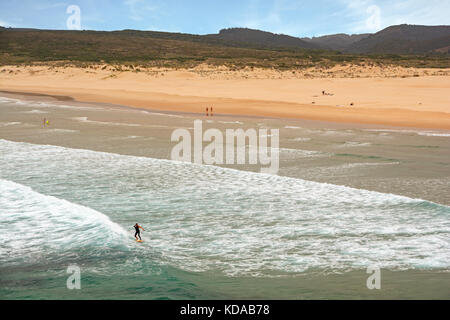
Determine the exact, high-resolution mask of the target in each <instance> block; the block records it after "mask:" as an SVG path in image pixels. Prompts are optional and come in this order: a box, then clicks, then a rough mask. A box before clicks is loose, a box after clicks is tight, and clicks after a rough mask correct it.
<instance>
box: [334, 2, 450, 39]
mask: <svg viewBox="0 0 450 320" xmlns="http://www.w3.org/2000/svg"><path fill="white" fill-rule="evenodd" d="M339 1H340V3H341V4H342V5H343V10H342V11H341V12H340V14H341V15H342V16H343V17H345V18H346V19H347V20H348V21H349V22H348V23H346V25H347V29H348V30H349V31H351V32H357V33H359V32H376V31H379V30H381V29H384V28H386V27H389V26H391V25H398V24H421V25H438V24H447V25H448V22H449V19H448V12H450V1H441V0H396V1H386V0H379V1H376V0H339Z"/></svg>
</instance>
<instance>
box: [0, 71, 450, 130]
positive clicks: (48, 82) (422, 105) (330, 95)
mask: <svg viewBox="0 0 450 320" xmlns="http://www.w3.org/2000/svg"><path fill="white" fill-rule="evenodd" d="M112 69H113V67H110V66H104V67H103V66H97V67H91V68H76V67H56V66H53V67H49V66H33V67H12V66H6V67H0V90H5V91H16V92H32V93H40V94H50V95H65V96H71V97H73V98H74V99H77V100H80V101H89V102H106V103H115V104H122V105H128V106H133V107H139V108H150V109H160V110H171V111H184V112H197V113H204V111H205V108H206V107H210V106H213V107H214V112H215V113H216V114H236V115H259V116H268V117H288V118H302V119H311V120H325V121H337V122H357V123H371V124H383V125H398V126H409V127H421V128H439V129H450V95H449V94H448V92H450V75H449V71H448V70H445V69H444V70H436V69H434V70H427V69H420V70H419V69H402V68H375V67H373V68H369V67H365V68H363V67H352V66H346V67H345V66H343V67H335V68H334V69H330V70H320V69H314V70H305V71H303V72H297V73H296V72H293V71H286V72H279V71H274V70H253V71H251V70H241V71H230V70H227V69H225V68H209V67H207V66H201V67H197V68H195V69H191V70H164V69H151V70H141V72H132V71H117V70H112ZM322 91H325V92H326V93H327V94H325V95H324V94H323V93H322Z"/></svg>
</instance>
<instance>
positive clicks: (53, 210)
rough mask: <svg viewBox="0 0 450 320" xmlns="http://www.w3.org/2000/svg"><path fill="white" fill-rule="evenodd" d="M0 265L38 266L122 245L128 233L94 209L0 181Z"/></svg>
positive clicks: (117, 247)
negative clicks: (42, 263)
mask: <svg viewBox="0 0 450 320" xmlns="http://www.w3.org/2000/svg"><path fill="white" fill-rule="evenodd" d="M0 218H1V222H0V261H1V262H2V264H9V263H24V262H25V263H38V262H41V261H42V260H48V259H49V258H50V259H51V257H55V256H56V257H59V258H60V257H61V256H65V255H67V254H74V253H77V254H83V255H86V254H89V255H92V254H95V255H101V254H102V253H103V252H105V251H107V250H109V249H112V248H115V249H120V248H121V247H122V248H123V247H124V241H125V240H126V237H127V233H126V232H125V231H124V230H123V229H122V228H121V227H120V226H119V225H117V224H116V223H114V222H112V221H111V220H110V219H109V218H108V217H107V216H105V215H104V214H102V213H100V212H98V211H95V210H93V209H90V208H87V207H84V206H81V205H78V204H75V203H71V202H69V201H66V200H63V199H58V198H56V197H52V196H47V195H43V194H40V193H38V192H35V191H34V190H32V189H31V188H29V187H27V186H24V185H21V184H18V183H15V182H12V181H8V180H3V179H0Z"/></svg>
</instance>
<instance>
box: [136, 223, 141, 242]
mask: <svg viewBox="0 0 450 320" xmlns="http://www.w3.org/2000/svg"><path fill="white" fill-rule="evenodd" d="M134 229H135V230H136V233H135V234H134V237H135V238H136V236H138V237H139V240H142V238H141V230H139V226H134Z"/></svg>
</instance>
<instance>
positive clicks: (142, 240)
mask: <svg viewBox="0 0 450 320" xmlns="http://www.w3.org/2000/svg"><path fill="white" fill-rule="evenodd" d="M136 242H144V241H143V240H136Z"/></svg>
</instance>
